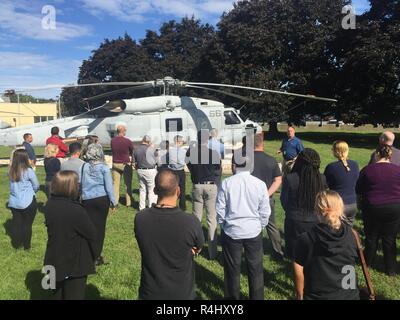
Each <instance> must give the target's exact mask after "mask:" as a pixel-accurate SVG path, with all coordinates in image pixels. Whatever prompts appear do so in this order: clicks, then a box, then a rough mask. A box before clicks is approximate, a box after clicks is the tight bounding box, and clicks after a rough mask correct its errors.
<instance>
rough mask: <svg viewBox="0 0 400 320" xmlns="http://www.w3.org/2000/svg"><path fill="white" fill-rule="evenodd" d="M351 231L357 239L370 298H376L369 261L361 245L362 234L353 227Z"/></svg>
mask: <svg viewBox="0 0 400 320" xmlns="http://www.w3.org/2000/svg"><path fill="white" fill-rule="evenodd" d="M351 231H352V232H353V235H354V238H355V240H356V244H357V251H358V256H359V257H360V261H361V266H362V270H363V274H364V278H365V282H366V283H367V287H368V293H369V297H370V300H375V291H374V287H373V286H372V281H371V277H370V275H369V271H368V266H367V263H366V262H365V257H364V252H363V249H362V247H361V241H360V236H359V235H358V233H357V231H355V230H354V229H351Z"/></svg>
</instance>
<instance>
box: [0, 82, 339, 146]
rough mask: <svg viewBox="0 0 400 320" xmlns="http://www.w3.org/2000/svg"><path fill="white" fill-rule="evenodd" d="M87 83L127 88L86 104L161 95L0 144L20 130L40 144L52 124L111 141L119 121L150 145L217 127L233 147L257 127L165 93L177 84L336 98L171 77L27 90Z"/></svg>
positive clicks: (1, 133)
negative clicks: (156, 91)
mask: <svg viewBox="0 0 400 320" xmlns="http://www.w3.org/2000/svg"><path fill="white" fill-rule="evenodd" d="M92 86H93V87H94V86H97V87H103V86H104V87H106V86H127V88H123V89H118V90H115V91H111V92H107V93H103V94H100V95H97V96H95V97H91V98H87V99H84V101H86V102H89V101H92V100H96V99H100V98H104V97H108V96H112V95H114V94H120V93H123V92H129V91H139V90H144V89H150V88H160V89H161V90H160V91H161V95H160V96H150V97H144V98H136V99H120V100H115V101H107V102H106V103H105V104H103V105H101V106H100V107H97V108H93V109H91V110H89V111H87V112H84V113H82V114H79V115H76V116H72V117H66V118H60V119H56V120H51V121H46V122H41V123H36V124H33V125H26V126H20V127H16V128H7V129H0V145H3V146H16V145H19V144H21V143H22V136H23V134H24V133H27V132H29V133H31V134H32V135H33V138H34V141H33V143H32V145H34V146H44V145H45V141H46V139H47V138H48V137H49V135H50V130H51V128H52V127H54V126H57V127H59V128H60V136H62V137H65V139H66V140H68V141H72V140H74V139H83V138H84V137H87V136H90V135H95V136H98V137H99V140H100V143H101V144H103V145H109V144H110V141H111V139H112V138H113V137H114V135H115V134H116V128H117V126H118V125H121V124H123V125H125V126H126V128H127V134H126V137H127V138H129V139H131V140H132V141H133V142H140V141H141V140H142V138H143V136H144V135H149V136H150V137H151V138H152V141H153V143H154V145H159V144H160V143H161V142H162V141H166V140H169V141H172V140H173V137H175V136H176V135H180V136H183V138H184V140H185V141H187V142H190V141H194V140H196V136H197V132H198V131H199V130H201V129H208V130H211V129H213V128H215V129H217V130H218V131H219V134H220V139H221V141H222V142H223V143H224V144H226V145H231V146H235V145H237V144H238V143H240V142H241V141H242V137H244V136H245V135H246V130H248V129H254V130H255V131H261V130H262V129H261V127H260V125H258V124H257V123H256V122H254V121H251V120H245V119H243V118H242V117H241V115H240V110H237V109H235V108H232V107H229V106H225V105H224V104H223V103H221V102H218V101H214V100H208V99H202V98H194V97H186V96H178V95H172V94H170V92H172V91H174V90H175V89H179V88H188V89H192V90H205V91H208V92H215V93H219V94H224V95H227V96H231V97H234V98H237V99H240V100H244V101H250V102H257V101H255V100H252V99H250V98H248V97H244V96H241V95H238V94H234V93H231V92H227V91H223V90H221V89H215V88H229V89H245V90H250V91H256V92H260V93H262V92H266V93H272V94H280V95H286V96H294V97H300V98H305V99H312V100H319V101H325V102H330V103H334V102H337V100H335V99H330V98H323V97H316V96H314V95H303V94H296V93H289V92H285V91H275V90H268V89H263V88H254V87H245V86H237V85H228V84H221V83H199V82H186V81H180V80H177V79H173V78H171V77H166V78H164V79H159V80H155V81H145V82H105V83H91V84H76V85H66V86H58V85H55V86H47V87H42V88H34V89H33V88H31V89H29V92H30V91H33V90H35V89H36V90H45V89H53V88H74V87H92ZM27 90H28V89H27ZM27 90H25V91H24V90H21V91H18V90H16V92H17V93H22V92H28V91H27Z"/></svg>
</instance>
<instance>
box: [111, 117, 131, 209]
mask: <svg viewBox="0 0 400 320" xmlns="http://www.w3.org/2000/svg"><path fill="white" fill-rule="evenodd" d="M125 135H126V127H125V126H124V125H119V126H118V127H117V136H116V137H114V138H113V139H112V140H111V152H112V157H113V165H112V178H113V185H114V195H115V199H116V201H117V202H118V201H119V188H120V184H121V176H123V177H124V182H125V186H126V206H127V207H130V206H131V205H132V199H133V197H132V154H133V143H132V141H131V140H129V139H128V138H125Z"/></svg>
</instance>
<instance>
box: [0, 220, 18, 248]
mask: <svg viewBox="0 0 400 320" xmlns="http://www.w3.org/2000/svg"><path fill="white" fill-rule="evenodd" d="M3 226H4V230H5V231H6V235H7V236H9V237H10V241H11V246H12V247H13V248H14V249H18V248H19V247H18V245H17V242H16V239H15V236H14V223H13V220H12V219H8V220H7V221H6V222H4V224H3Z"/></svg>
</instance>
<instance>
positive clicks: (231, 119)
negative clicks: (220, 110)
mask: <svg viewBox="0 0 400 320" xmlns="http://www.w3.org/2000/svg"><path fill="white" fill-rule="evenodd" d="M224 116H225V124H226V125H232V124H240V123H241V121H240V119H239V117H238V116H237V114H236V113H234V112H233V111H231V110H229V111H225V112H224Z"/></svg>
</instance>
